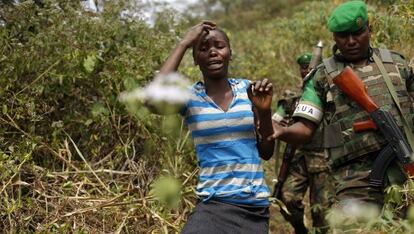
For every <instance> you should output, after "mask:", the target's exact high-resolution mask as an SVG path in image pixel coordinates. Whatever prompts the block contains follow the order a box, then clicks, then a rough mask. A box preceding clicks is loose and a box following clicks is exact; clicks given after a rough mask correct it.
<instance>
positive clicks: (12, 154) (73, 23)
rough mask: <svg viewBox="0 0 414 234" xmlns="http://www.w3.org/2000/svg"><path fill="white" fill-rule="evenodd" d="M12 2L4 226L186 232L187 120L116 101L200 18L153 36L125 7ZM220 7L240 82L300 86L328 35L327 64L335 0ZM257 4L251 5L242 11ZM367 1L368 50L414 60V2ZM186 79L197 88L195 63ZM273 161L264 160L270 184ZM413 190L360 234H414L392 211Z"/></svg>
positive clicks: (397, 196)
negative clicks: (308, 61)
mask: <svg viewBox="0 0 414 234" xmlns="http://www.w3.org/2000/svg"><path fill="white" fill-rule="evenodd" d="M5 2H6V1H1V2H0V19H1V20H2V21H4V22H5V23H4V26H0V51H1V53H0V105H1V111H0V112H1V113H0V171H1V173H0V228H1V230H5V231H8V232H11V233H28V232H29V233H30V232H39V233H65V232H67V233H70V232H75V233H98V232H117V233H173V232H176V231H178V230H180V228H181V227H182V225H183V224H184V223H185V220H186V217H187V216H188V214H189V213H190V212H191V209H192V207H193V206H194V203H195V196H194V185H195V182H196V177H197V172H198V171H197V168H196V158H195V155H194V151H193V148H192V147H193V146H192V142H191V137H190V136H189V134H188V132H187V131H186V130H185V128H184V126H183V124H182V122H181V119H180V118H179V116H174V115H173V116H157V115H153V114H150V113H149V111H148V110H147V109H146V108H144V107H143V106H142V104H140V103H121V102H119V100H118V97H119V94H120V93H121V92H123V91H126V90H132V89H134V88H136V87H138V86H144V85H145V84H146V83H147V82H148V81H149V80H151V79H152V78H153V77H154V73H155V71H156V70H157V69H159V67H160V65H161V63H162V62H163V61H164V60H165V59H166V57H167V56H168V53H169V52H170V50H171V48H172V47H173V46H174V45H175V43H176V42H177V41H178V38H179V37H180V36H182V35H183V33H184V30H186V29H187V28H188V27H189V25H190V24H191V23H192V22H196V21H198V19H195V18H194V16H192V17H190V18H184V19H183V21H182V22H178V23H174V21H172V20H171V19H172V18H173V17H174V15H173V14H172V13H171V12H165V13H163V14H160V17H159V18H158V20H157V21H156V23H155V26H154V27H149V26H148V25H147V24H145V23H144V22H142V21H141V20H139V19H134V18H131V17H125V18H121V17H120V15H119V12H120V11H121V10H122V9H125V8H128V7H129V5H128V2H127V1H124V2H122V3H118V4H111V3H110V2H108V3H107V4H106V5H105V11H104V12H103V13H102V14H97V15H94V14H91V13H88V12H84V11H82V10H81V9H80V6H79V4H78V3H73V2H75V1H73V2H72V1H61V0H47V1H42V4H36V3H35V2H33V1H23V3H22V4H20V5H17V6H15V5H11V4H6V3H5ZM206 2H208V1H206ZM213 2H214V1H211V2H210V3H213ZM216 2H217V1H216ZM222 2H223V3H225V2H227V3H228V4H230V5H229V8H228V11H227V12H222V11H220V10H217V11H213V12H209V14H207V15H206V16H205V17H208V18H210V19H213V20H215V21H217V22H219V23H220V24H219V25H222V26H223V28H224V29H225V30H226V31H227V32H228V34H229V36H230V40H231V43H232V48H233V55H234V57H233V61H232V64H231V71H230V72H231V73H232V75H234V76H244V77H249V78H251V79H259V78H263V77H268V78H270V79H272V80H273V82H274V86H275V91H276V94H279V93H281V92H282V91H283V90H284V89H285V88H291V89H295V88H297V85H298V82H299V80H298V78H297V77H298V72H297V71H296V70H295V69H296V64H295V59H296V56H297V55H298V54H299V53H301V52H303V51H310V50H311V49H312V46H313V45H314V44H315V43H316V42H317V41H318V40H319V39H322V40H324V42H325V45H326V47H325V48H326V49H325V50H324V55H325V56H328V55H329V54H330V50H329V49H328V48H329V47H330V46H331V35H330V34H329V33H328V32H327V30H326V29H325V27H324V25H325V23H326V20H327V16H328V15H329V12H330V10H331V9H333V7H334V2H332V1H295V0H290V1H289V0H285V1H222ZM252 2H256V3H255V4H254V7H250V8H246V6H248V5H246V4H248V3H250V4H253V3H252ZM336 2H339V1H336ZM371 2H372V4H373V5H371V7H370V9H369V10H370V20H371V23H372V25H373V30H374V32H373V45H374V46H387V47H388V48H390V49H394V50H396V51H399V52H401V53H403V54H404V55H405V56H406V58H407V59H408V60H410V58H411V61H412V63H411V64H413V63H414V48H413V47H412V46H411V45H414V27H413V26H414V7H413V6H414V1H413V0H400V1H371ZM269 4H271V5H269ZM286 6H289V7H286ZM246 9H248V12H246V14H244V13H243V14H241V13H240V12H245V10H246ZM236 12H239V13H240V14H236ZM247 13H248V14H247ZM241 18H243V19H242V21H239V20H240V19H241ZM248 22H250V23H249V24H248ZM181 71H182V72H183V73H184V74H185V75H186V76H188V77H189V78H191V79H192V80H197V79H199V78H200V77H199V72H198V69H197V67H195V66H194V65H193V63H192V59H191V56H190V55H189V54H188V55H187V56H186V58H185V61H184V67H183V69H182V70H181ZM274 163H275V161H274V159H272V160H271V161H270V162H268V163H266V164H265V167H266V173H267V177H268V178H269V184H270V179H271V178H273V176H274V175H275V171H274V169H273V164H274ZM166 187H168V188H169V189H164V188H166ZM413 188H414V185H412V184H408V185H407V186H406V187H404V188H393V189H390V190H389V198H388V206H387V207H389V209H387V210H385V211H384V212H383V213H384V215H383V217H382V218H381V219H376V220H375V222H374V221H372V222H373V223H372V225H369V226H368V227H367V228H365V226H364V228H361V226H357V227H353V228H355V230H357V231H359V232H361V233H368V232H374V231H375V232H378V233H388V232H394V233H405V232H407V231H413V230H414V226H413V225H414V224H413V223H414V215H413V213H414V211H413V208H411V209H410V211H409V215H408V218H407V219H406V220H398V219H397V218H395V216H394V215H392V212H391V211H393V210H395V209H398V208H400V207H401V204H406V203H410V202H412V201H413ZM275 207H276V206H275ZM273 211H274V212H273ZM272 212H273V213H272V215H273V217H275V219H278V220H279V221H278V222H272V230H282V231H288V230H290V229H289V227H288V225H287V224H284V223H282V222H281V219H280V215H279V214H278V213H277V209H274V210H272ZM278 215H279V216H278ZM361 225H365V224H364V223H362V224H361ZM276 227H277V229H276ZM336 228H338V230H340V228H341V227H336Z"/></svg>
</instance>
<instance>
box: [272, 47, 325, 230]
mask: <svg viewBox="0 0 414 234" xmlns="http://www.w3.org/2000/svg"><path fill="white" fill-rule="evenodd" d="M311 59H312V54H311V53H305V54H303V55H301V56H299V57H298V59H297V60H296V61H297V63H298V65H299V68H300V75H301V77H302V79H304V78H305V77H306V75H307V74H308V73H309V70H310V69H309V63H310V61H311ZM299 98H300V95H297V94H296V93H293V92H291V91H289V90H287V91H285V99H282V100H280V101H279V102H278V107H277V110H276V113H275V114H274V115H273V116H272V119H273V121H275V122H276V123H277V124H279V125H282V126H287V125H289V122H292V121H293V120H292V118H291V117H292V116H291V115H292V113H293V111H294V109H295V108H296V105H297V103H298V101H299ZM320 136H321V131H320V130H319V129H318V131H317V133H316V134H315V137H314V138H313V139H312V141H311V142H309V143H307V144H305V145H303V146H302V147H301V148H299V149H298V150H297V151H296V153H295V154H294V157H293V159H292V162H291V163H290V165H288V166H289V169H288V172H287V176H286V180H285V181H284V183H283V184H282V186H283V187H282V190H281V194H280V195H281V197H280V198H281V200H282V202H283V203H284V204H285V205H286V208H287V209H288V211H289V213H290V214H288V213H287V212H285V211H284V210H281V213H282V215H283V217H284V218H285V219H286V220H287V221H288V222H290V224H291V225H292V226H293V228H294V229H295V232H296V233H306V232H307V229H306V227H305V225H304V220H303V219H304V216H303V215H304V204H303V200H304V197H305V193H306V190H307V189H308V188H309V195H310V207H311V214H312V220H313V227H315V228H320V229H321V230H323V228H324V227H325V226H326V225H325V222H324V220H325V219H324V216H325V215H324V211H326V209H327V207H328V206H329V202H328V196H327V191H328V189H329V188H328V186H329V185H330V183H327V178H328V164H327V161H326V159H325V156H324V151H323V148H322V141H321V139H320Z"/></svg>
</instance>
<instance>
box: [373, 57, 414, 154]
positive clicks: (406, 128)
mask: <svg viewBox="0 0 414 234" xmlns="http://www.w3.org/2000/svg"><path fill="white" fill-rule="evenodd" d="M372 57H373V58H374V62H375V63H376V64H377V66H378V68H379V70H380V72H381V74H382V77H384V80H385V83H386V84H387V87H388V91H389V92H390V94H391V97H392V100H393V101H394V103H395V105H396V106H397V110H398V113H399V114H400V116H401V120H402V124H403V128H404V131H405V135H406V136H407V140H408V143H409V144H410V147H411V149H414V136H413V133H412V132H411V128H410V127H409V125H408V121H407V120H406V118H405V116H404V114H403V113H402V109H401V106H400V102H399V100H398V96H397V92H396V91H395V88H394V86H393V84H392V82H391V78H390V77H389V75H388V73H387V71H386V70H385V67H384V64H383V63H382V61H381V59H380V58H379V57H378V56H377V55H376V54H375V53H374V54H373V55H372Z"/></svg>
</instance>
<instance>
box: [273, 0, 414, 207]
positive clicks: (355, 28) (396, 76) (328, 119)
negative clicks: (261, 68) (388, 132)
mask: <svg viewBox="0 0 414 234" xmlns="http://www.w3.org/2000/svg"><path fill="white" fill-rule="evenodd" d="M328 28H329V30H330V31H331V32H332V33H333V38H334V41H335V43H336V44H335V46H334V47H333V54H334V55H333V56H332V57H330V58H328V59H324V61H323V64H321V65H320V66H318V68H317V69H316V71H315V72H314V73H313V74H312V75H311V78H310V79H309V80H308V81H307V82H306V84H305V88H304V91H303V95H302V98H301V100H300V101H299V104H298V107H297V108H296V110H295V112H294V114H293V117H294V118H295V119H296V122H295V123H294V124H293V125H291V126H290V127H288V128H281V127H279V126H275V129H274V130H275V134H274V135H273V137H274V138H278V139H281V140H284V141H287V142H291V143H295V142H296V143H298V142H305V141H306V140H307V139H309V138H310V137H311V136H312V134H313V133H314V131H315V129H316V128H317V126H318V125H319V124H320V123H321V122H323V123H324V124H325V126H324V130H323V142H324V148H325V150H326V152H327V154H328V156H329V163H330V167H331V175H332V177H333V179H334V181H333V182H334V187H335V190H334V194H333V195H334V203H335V206H338V207H343V206H342V205H345V203H346V201H347V200H349V199H352V200H353V201H357V202H360V203H368V204H374V205H376V206H378V207H382V205H383V203H384V187H385V186H387V185H389V184H390V183H403V182H404V181H405V180H406V174H405V173H403V171H402V170H401V169H400V167H399V166H398V165H397V163H396V160H393V161H392V163H391V165H390V166H389V167H388V168H387V170H386V172H387V174H386V176H385V178H384V180H383V181H382V185H383V186H376V185H374V184H373V183H370V179H372V178H371V177H370V175H371V170H372V169H373V165H374V162H375V159H376V158H377V157H378V156H379V154H380V152H381V151H382V150H383V149H385V146H386V145H387V142H386V140H385V138H384V136H385V134H382V133H381V132H380V131H374V130H368V131H363V132H359V133H356V132H355V131H354V130H353V128H352V125H353V123H355V122H359V121H361V120H365V119H367V118H368V114H367V112H365V111H364V109H362V108H361V107H360V106H359V105H358V104H357V103H356V102H354V101H352V99H350V98H349V97H348V96H347V95H346V94H345V93H343V92H342V90H339V88H338V86H336V85H335V84H334V83H333V79H334V78H335V77H336V76H337V75H338V74H339V73H340V72H341V71H342V70H343V69H344V67H346V66H350V67H351V68H352V70H353V72H355V73H356V74H357V75H358V77H359V79H361V80H362V81H363V82H364V84H365V86H366V87H367V90H368V92H369V96H371V98H372V99H373V100H374V102H375V103H376V104H377V105H378V106H380V108H381V109H383V110H387V111H389V112H391V113H392V115H393V116H394V117H395V119H396V120H397V123H398V125H399V126H400V127H401V129H403V134H404V135H405V137H407V138H408V142H409V143H410V144H412V143H413V142H412V141H411V140H410V139H412V135H413V132H412V126H413V122H412V121H413V113H414V111H413V110H414V108H413V102H412V97H411V96H410V95H409V94H410V92H412V91H413V90H414V85H413V80H414V75H413V72H412V70H411V69H410V68H409V67H408V65H407V62H406V61H405V59H404V57H403V56H402V55H400V54H398V53H395V52H392V51H389V50H385V49H376V48H372V47H371V46H370V36H371V28H370V25H369V22H368V17H367V6H366V5H365V3H364V2H363V1H349V2H346V3H343V4H341V5H339V6H338V7H337V8H336V9H335V10H334V11H333V13H332V15H331V16H330V18H329V20H328ZM389 81H390V82H389ZM387 83H388V85H387ZM390 83H391V84H390ZM395 93H397V94H398V95H394V94H395Z"/></svg>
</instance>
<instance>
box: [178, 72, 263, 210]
mask: <svg viewBox="0 0 414 234" xmlns="http://www.w3.org/2000/svg"><path fill="white" fill-rule="evenodd" d="M228 82H229V84H230V86H231V88H232V91H233V101H232V103H231V104H230V106H229V109H228V111H227V112H225V111H223V110H222V109H221V108H220V107H219V106H218V105H217V104H215V103H214V101H213V100H212V99H211V98H210V97H209V96H207V94H206V91H205V87H204V84H203V83H202V82H198V83H196V84H195V85H194V86H193V87H192V89H191V93H192V94H191V99H190V100H189V101H188V103H187V104H186V106H185V108H184V109H183V110H182V113H181V114H182V115H183V116H184V117H185V122H186V124H187V125H188V128H189V129H190V131H191V133H192V137H193V140H194V144H195V149H196V152H197V156H198V160H199V166H200V173H199V182H198V185H197V191H196V193H197V195H198V196H199V197H201V198H203V199H204V200H209V199H211V198H214V199H217V200H220V201H223V202H229V203H236V204H246V205H254V206H267V205H268V204H269V201H268V197H269V188H268V187H267V185H266V183H265V181H264V172H263V168H262V166H261V159H260V157H259V152H258V149H257V145H256V136H255V127H254V115H253V111H252V103H251V102H250V100H249V98H248V96H247V88H248V87H249V81H248V80H244V79H228Z"/></svg>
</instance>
